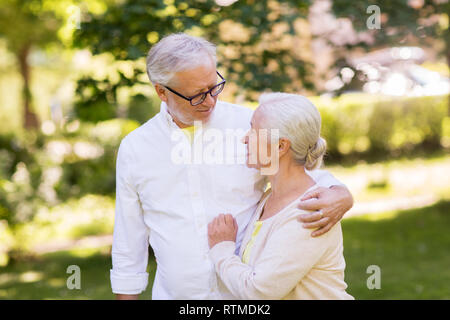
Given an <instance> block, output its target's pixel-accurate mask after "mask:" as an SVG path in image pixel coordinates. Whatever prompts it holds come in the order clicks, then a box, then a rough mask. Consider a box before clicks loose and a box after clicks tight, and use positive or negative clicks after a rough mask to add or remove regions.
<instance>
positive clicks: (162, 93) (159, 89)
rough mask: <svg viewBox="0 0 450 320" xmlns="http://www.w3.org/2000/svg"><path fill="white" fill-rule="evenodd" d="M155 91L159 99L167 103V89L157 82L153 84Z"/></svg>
mask: <svg viewBox="0 0 450 320" xmlns="http://www.w3.org/2000/svg"><path fill="white" fill-rule="evenodd" d="M155 91H156V94H157V95H158V97H159V98H160V99H161V101H164V102H166V103H167V89H166V88H164V87H163V86H162V85H160V84H159V83H157V84H155Z"/></svg>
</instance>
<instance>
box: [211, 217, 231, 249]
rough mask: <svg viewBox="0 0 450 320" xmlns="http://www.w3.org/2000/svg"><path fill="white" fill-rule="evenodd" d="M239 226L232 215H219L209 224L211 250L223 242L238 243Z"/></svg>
mask: <svg viewBox="0 0 450 320" xmlns="http://www.w3.org/2000/svg"><path fill="white" fill-rule="evenodd" d="M237 230H238V225H237V222H236V220H235V219H234V218H233V216H232V215H231V214H223V213H221V214H219V215H218V216H217V217H215V218H214V220H213V221H211V222H210V223H209V224H208V243H209V248H212V247H214V246H215V245H216V244H218V243H219V242H222V241H236V234H237Z"/></svg>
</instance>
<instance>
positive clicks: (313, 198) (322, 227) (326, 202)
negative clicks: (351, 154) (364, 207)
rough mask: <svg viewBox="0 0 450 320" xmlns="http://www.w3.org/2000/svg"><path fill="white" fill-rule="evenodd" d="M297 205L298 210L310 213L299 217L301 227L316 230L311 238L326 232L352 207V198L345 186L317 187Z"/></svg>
mask: <svg viewBox="0 0 450 320" xmlns="http://www.w3.org/2000/svg"><path fill="white" fill-rule="evenodd" d="M301 200H302V201H301V202H300V204H299V205H298V208H299V209H302V210H308V211H312V212H311V213H305V214H302V215H300V216H299V218H298V221H299V222H302V223H303V227H305V228H308V229H316V230H314V232H312V234H311V236H313V237H318V236H320V235H322V234H324V233H326V232H328V231H329V230H330V229H331V228H332V227H333V226H334V225H335V224H336V223H337V222H339V221H340V220H341V219H342V217H343V216H344V214H345V213H346V212H347V211H348V210H350V208H351V207H352V206H353V197H352V194H351V193H350V191H349V190H348V189H347V188H346V187H345V186H340V185H339V186H332V187H330V188H323V187H319V188H316V189H314V190H312V191H310V192H307V193H306V194H305V195H304V196H303V197H302V199H301Z"/></svg>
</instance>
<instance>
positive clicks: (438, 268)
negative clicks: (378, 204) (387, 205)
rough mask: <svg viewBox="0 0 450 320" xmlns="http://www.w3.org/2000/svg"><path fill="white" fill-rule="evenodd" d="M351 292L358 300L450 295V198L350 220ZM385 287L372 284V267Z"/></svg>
mask: <svg viewBox="0 0 450 320" xmlns="http://www.w3.org/2000/svg"><path fill="white" fill-rule="evenodd" d="M342 228H343V233H344V255H345V259H346V262H347V268H346V272H345V275H346V282H347V284H348V285H349V288H348V292H349V293H350V294H352V295H353V296H354V297H355V298H356V299H450V255H449V248H450V233H449V229H450V202H449V201H446V202H439V203H437V204H435V205H433V206H430V207H426V208H420V209H414V210H407V211H400V212H390V213H385V214H384V215H374V216H362V217H357V218H351V219H347V220H344V221H343V223H342ZM370 265H377V266H379V267H380V269H381V289H379V290H377V289H373V290H369V289H368V288H367V284H366V282H367V278H368V277H369V276H370V274H367V273H366V270H367V267H368V266H370Z"/></svg>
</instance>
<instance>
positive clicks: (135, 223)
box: [110, 138, 150, 294]
mask: <svg viewBox="0 0 450 320" xmlns="http://www.w3.org/2000/svg"><path fill="white" fill-rule="evenodd" d="M132 161H133V154H132V152H131V150H130V146H129V145H128V143H127V140H126V138H125V139H124V140H122V142H121V144H120V147H119V151H118V153H117V163H116V210H115V221H114V235H113V244H112V250H111V256H112V269H111V271H110V277H111V287H112V292H113V293H115V294H139V293H141V292H142V291H144V290H145V289H146V287H147V283H148V273H147V272H146V271H147V264H148V246H149V242H148V237H149V233H150V230H149V228H148V227H147V226H146V224H145V222H144V217H143V211H142V207H141V203H140V201H139V196H138V193H137V191H136V189H135V187H134V185H133V183H132V181H133V179H132V175H131V171H130V169H131V168H132V164H133V162H132Z"/></svg>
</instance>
